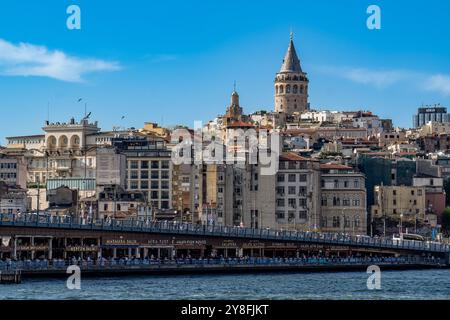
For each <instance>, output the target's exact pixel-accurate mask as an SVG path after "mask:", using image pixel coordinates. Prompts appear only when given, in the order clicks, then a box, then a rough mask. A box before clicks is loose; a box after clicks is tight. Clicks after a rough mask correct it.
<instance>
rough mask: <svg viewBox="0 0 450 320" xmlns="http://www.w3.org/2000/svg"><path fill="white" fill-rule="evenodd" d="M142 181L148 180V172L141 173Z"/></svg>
mask: <svg viewBox="0 0 450 320" xmlns="http://www.w3.org/2000/svg"><path fill="white" fill-rule="evenodd" d="M141 179H148V171H141Z"/></svg>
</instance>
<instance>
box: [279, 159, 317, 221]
mask: <svg viewBox="0 0 450 320" xmlns="http://www.w3.org/2000/svg"><path fill="white" fill-rule="evenodd" d="M275 188H276V189H275V191H276V200H275V201H276V202H275V214H276V217H275V218H276V224H277V226H278V227H280V228H283V229H295V230H306V229H315V228H318V227H319V222H320V202H319V197H318V195H319V194H320V167H319V163H318V162H317V161H315V160H312V159H310V158H304V157H301V156H298V155H297V154H295V153H291V152H288V153H283V154H282V155H281V156H280V158H279V169H278V172H277V174H276V186H275Z"/></svg>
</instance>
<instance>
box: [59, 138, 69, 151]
mask: <svg viewBox="0 0 450 320" xmlns="http://www.w3.org/2000/svg"><path fill="white" fill-rule="evenodd" d="M68 143H69V139H67V137H66V136H61V137H59V139H58V147H59V148H61V149H66V148H67V145H68Z"/></svg>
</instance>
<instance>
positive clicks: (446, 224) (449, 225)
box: [442, 207, 450, 234]
mask: <svg viewBox="0 0 450 320" xmlns="http://www.w3.org/2000/svg"><path fill="white" fill-rule="evenodd" d="M442 230H443V231H445V232H446V233H447V234H448V233H449V232H450V207H447V208H445V210H444V212H443V213H442Z"/></svg>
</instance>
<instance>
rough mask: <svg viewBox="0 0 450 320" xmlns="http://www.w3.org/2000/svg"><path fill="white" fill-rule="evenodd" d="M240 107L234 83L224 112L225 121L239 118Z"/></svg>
mask: <svg viewBox="0 0 450 320" xmlns="http://www.w3.org/2000/svg"><path fill="white" fill-rule="evenodd" d="M241 117H242V107H241V106H240V105H239V94H238V93H237V92H236V83H235V84H234V89H233V92H232V93H231V104H230V105H229V106H228V108H227V111H226V113H225V118H226V120H227V123H228V122H230V121H236V120H241Z"/></svg>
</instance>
